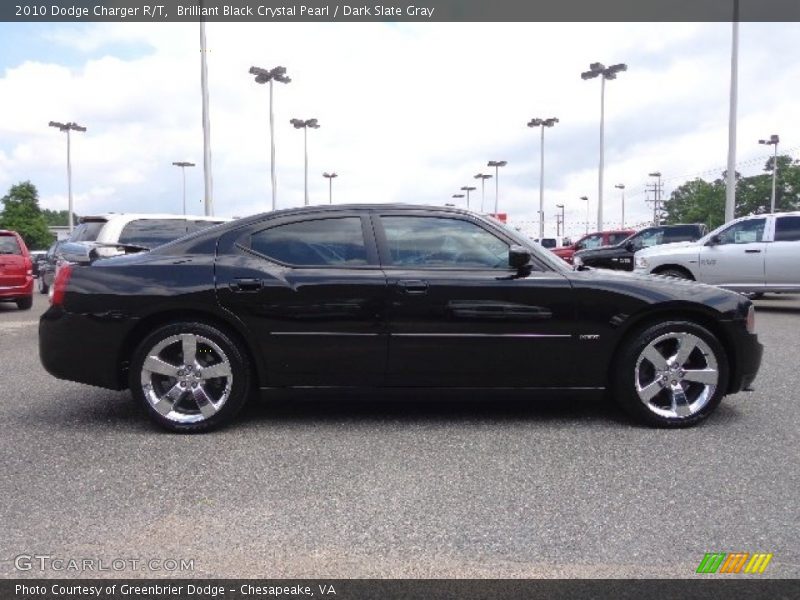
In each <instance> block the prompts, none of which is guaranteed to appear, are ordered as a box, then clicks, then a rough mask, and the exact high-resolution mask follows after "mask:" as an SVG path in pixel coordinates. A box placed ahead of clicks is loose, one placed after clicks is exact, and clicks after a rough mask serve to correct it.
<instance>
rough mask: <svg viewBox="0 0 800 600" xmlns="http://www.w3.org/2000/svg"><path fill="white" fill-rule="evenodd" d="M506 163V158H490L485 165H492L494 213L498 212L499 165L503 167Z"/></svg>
mask: <svg viewBox="0 0 800 600" xmlns="http://www.w3.org/2000/svg"><path fill="white" fill-rule="evenodd" d="M507 164H508V161H506V160H490V161H489V162H488V163H486V166H487V167H494V214H495V215H497V214H498V212H497V211H498V207H499V205H500V167H505V166H506V165H507Z"/></svg>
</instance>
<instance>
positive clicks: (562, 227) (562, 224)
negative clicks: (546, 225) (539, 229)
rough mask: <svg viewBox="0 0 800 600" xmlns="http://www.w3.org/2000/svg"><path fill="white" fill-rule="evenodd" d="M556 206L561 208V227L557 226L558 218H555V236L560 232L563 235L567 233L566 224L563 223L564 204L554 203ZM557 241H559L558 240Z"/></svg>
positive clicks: (559, 235) (559, 234) (558, 235)
mask: <svg viewBox="0 0 800 600" xmlns="http://www.w3.org/2000/svg"><path fill="white" fill-rule="evenodd" d="M556 208H560V209H561V229H559V227H558V226H559V222H558V219H556V237H561V234H562V232H563V233H564V235H566V234H567V227H566V224H565V223H564V205H563V204H556ZM559 243H561V242H559Z"/></svg>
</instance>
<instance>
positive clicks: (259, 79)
mask: <svg viewBox="0 0 800 600" xmlns="http://www.w3.org/2000/svg"><path fill="white" fill-rule="evenodd" d="M249 73H250V74H251V75H255V76H256V78H255V82H256V83H269V148H270V151H269V164H270V173H271V176H272V210H275V207H276V200H275V199H276V193H277V190H276V187H277V186H276V182H275V117H274V114H273V112H272V82H273V81H279V82H281V83H289V82H290V81H291V78H289V77H287V76H286V67H275V68H274V69H262V68H261V67H250V71H249Z"/></svg>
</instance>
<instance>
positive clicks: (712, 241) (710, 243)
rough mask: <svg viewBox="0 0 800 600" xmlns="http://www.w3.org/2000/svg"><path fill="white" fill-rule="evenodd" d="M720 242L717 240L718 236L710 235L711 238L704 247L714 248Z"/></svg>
mask: <svg viewBox="0 0 800 600" xmlns="http://www.w3.org/2000/svg"><path fill="white" fill-rule="evenodd" d="M721 241H722V240H721V239H720V238H719V236H718V235H712V236H711V237H710V238H709V240H708V241H707V242H706V246H716V245H718V244H719V243H720V242H721Z"/></svg>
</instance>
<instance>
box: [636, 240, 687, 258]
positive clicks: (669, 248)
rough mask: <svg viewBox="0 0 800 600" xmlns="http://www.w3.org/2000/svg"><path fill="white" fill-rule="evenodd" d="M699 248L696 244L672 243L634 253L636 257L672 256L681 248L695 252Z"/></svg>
mask: <svg viewBox="0 0 800 600" xmlns="http://www.w3.org/2000/svg"><path fill="white" fill-rule="evenodd" d="M698 246H700V244H698V243H697V242H673V243H671V244H659V245H658V246H650V247H649V248H643V249H641V250H637V251H636V256H652V255H654V254H673V253H675V252H676V251H680V250H682V249H683V248H692V249H694V250H695V251H696V249H697V247H698Z"/></svg>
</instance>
